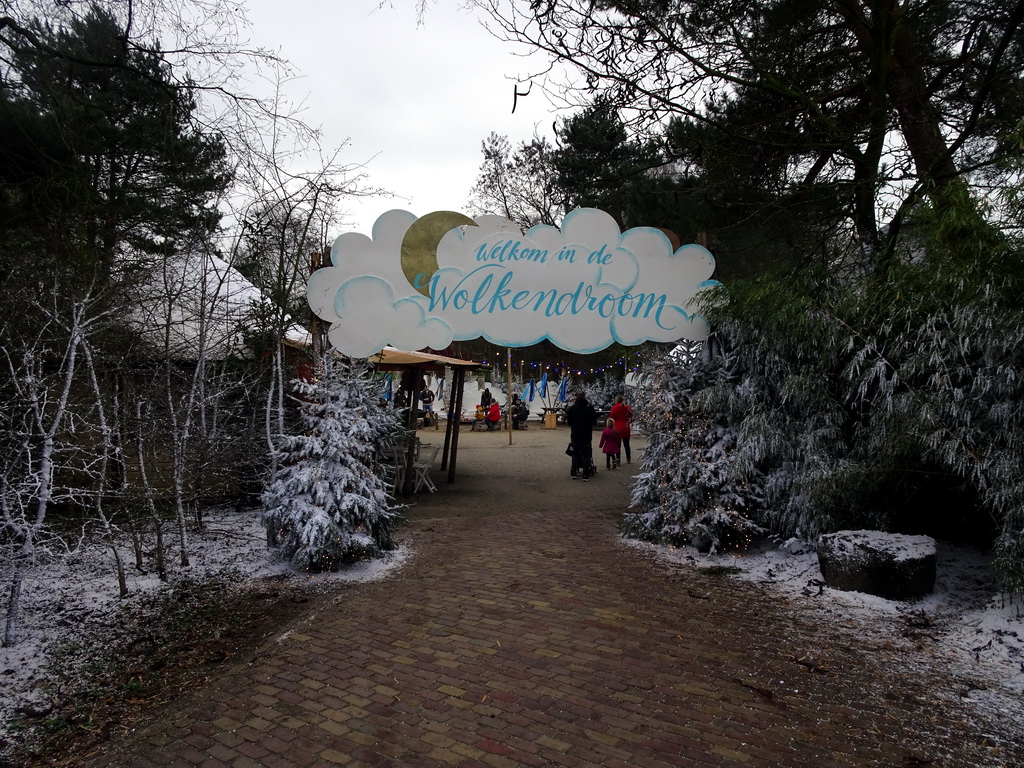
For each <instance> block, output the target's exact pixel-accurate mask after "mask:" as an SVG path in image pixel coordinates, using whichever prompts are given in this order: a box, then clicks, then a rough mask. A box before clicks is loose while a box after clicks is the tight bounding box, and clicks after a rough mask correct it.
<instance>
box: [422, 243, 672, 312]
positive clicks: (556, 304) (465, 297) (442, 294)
mask: <svg viewBox="0 0 1024 768" xmlns="http://www.w3.org/2000/svg"><path fill="white" fill-rule="evenodd" d="M605 255H607V254H605ZM498 273H500V274H501V277H500V278H498V276H497V275H498ZM440 276H441V273H440V272H438V273H437V274H435V275H434V277H433V279H432V280H431V281H430V311H431V312H433V311H435V310H437V309H440V311H441V312H442V313H443V312H445V311H446V310H448V309H452V310H455V311H462V310H468V311H469V312H470V313H471V314H473V315H481V314H489V315H493V314H496V313H506V312H543V313H544V315H545V316H546V317H555V316H559V317H560V316H562V315H566V314H568V315H573V316H576V315H585V314H594V315H597V316H598V317H601V318H605V319H607V318H611V317H612V316H614V315H618V316H619V317H634V318H639V317H643V318H644V319H653V320H654V322H655V323H656V324H657V325H658V327H659V328H662V329H664V330H672V329H673V328H674V327H675V326H671V327H670V326H667V325H665V324H663V323H662V313H663V312H664V311H665V310H666V308H667V307H668V306H669V302H668V296H667V295H666V294H664V293H662V294H654V293H639V294H629V293H625V294H621V295H620V294H618V292H617V291H614V290H607V289H604V290H602V289H601V288H599V287H598V286H595V285H592V284H589V283H585V282H583V281H580V282H579V283H578V284H577V285H576V287H575V288H574V289H573V290H571V291H559V290H557V289H555V288H548V289H541V290H532V289H531V290H526V289H520V290H515V289H514V288H513V287H512V286H511V283H512V281H513V280H514V279H515V273H514V272H513V271H512V270H508V269H505V268H504V267H499V266H497V265H494V264H490V265H485V266H482V267H477V268H476V269H474V270H473V271H471V272H470V273H469V274H467V275H465V276H463V277H462V278H461V279H459V281H458V282H457V283H455V285H454V286H449V285H441V283H440Z"/></svg>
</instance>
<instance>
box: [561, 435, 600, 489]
mask: <svg viewBox="0 0 1024 768" xmlns="http://www.w3.org/2000/svg"><path fill="white" fill-rule="evenodd" d="M575 450H576V446H575V445H574V444H573V443H572V442H570V443H569V447H568V448H566V450H565V452H566V453H567V454H568V455H570V456H573V454H574V453H575ZM573 463H574V464H575V463H576V462H575V457H574V458H573ZM576 467H577V471H578V472H579V473H580V477H582V478H583V479H584V480H589V479H590V478H592V477H593V476H594V475H596V474H597V464H595V463H594V451H593V450H591V451H590V455H589V456H588V457H587V458H586V459H581V461H580V462H579V464H576Z"/></svg>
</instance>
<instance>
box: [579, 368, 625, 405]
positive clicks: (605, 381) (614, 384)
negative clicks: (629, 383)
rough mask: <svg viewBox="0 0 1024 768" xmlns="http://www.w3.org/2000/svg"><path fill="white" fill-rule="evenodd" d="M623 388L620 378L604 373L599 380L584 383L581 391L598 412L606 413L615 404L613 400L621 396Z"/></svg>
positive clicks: (623, 384)
mask: <svg viewBox="0 0 1024 768" xmlns="http://www.w3.org/2000/svg"><path fill="white" fill-rule="evenodd" d="M625 388H626V385H625V383H624V382H623V380H622V377H621V376H616V375H614V374H611V373H604V374H602V375H601V376H600V377H599V378H597V379H593V380H591V381H588V382H586V383H585V384H584V385H583V387H582V390H583V394H585V395H586V396H587V400H589V401H590V404H591V405H592V406H594V407H595V408H596V409H597V410H599V411H607V410H610V409H611V407H612V406H613V405H614V404H615V398H616V397H617V396H618V395H621V394H623V392H624V390H625Z"/></svg>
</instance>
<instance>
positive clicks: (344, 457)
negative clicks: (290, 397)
mask: <svg viewBox="0 0 1024 768" xmlns="http://www.w3.org/2000/svg"><path fill="white" fill-rule="evenodd" d="M378 389H379V387H377V386H375V385H373V384H372V382H371V380H370V376H369V371H368V368H367V366H366V364H365V362H364V361H357V360H353V359H350V358H345V357H336V356H331V355H328V356H327V357H325V359H324V360H323V361H322V363H321V365H320V366H319V367H318V370H317V374H316V376H315V377H314V380H313V381H311V382H306V381H298V382H296V383H295V395H296V397H297V398H298V400H299V415H300V417H301V427H302V433H301V434H295V435H290V436H287V437H286V438H285V439H284V449H283V455H282V456H281V462H280V469H279V470H278V471H277V472H276V474H275V475H274V477H273V478H272V480H271V482H270V484H269V486H268V487H267V489H266V491H265V492H264V493H263V496H262V501H263V510H264V511H263V519H264V522H265V524H266V526H267V532H268V540H269V541H270V542H271V544H272V545H273V546H276V547H277V549H278V551H279V553H280V554H281V556H282V557H285V558H288V559H290V560H291V561H292V562H293V563H294V564H295V565H296V566H297V567H299V568H302V569H304V570H309V571H314V572H323V571H333V570H337V569H338V568H340V567H341V566H342V565H344V564H345V563H348V562H351V561H353V560H356V559H360V558H364V557H375V556H379V555H380V554H382V553H383V552H384V551H387V550H390V549H394V543H393V539H392V531H393V528H394V525H395V524H396V522H397V521H398V508H397V507H395V506H393V504H392V499H391V497H390V495H389V492H388V487H387V485H386V482H385V480H384V479H383V476H382V472H381V467H380V464H379V457H380V456H381V454H382V451H383V450H384V449H385V448H386V447H387V445H388V444H389V443H390V442H391V441H392V440H393V439H394V437H395V434H396V432H397V430H398V429H399V425H398V420H397V417H396V416H395V411H393V410H391V409H388V408H386V407H383V406H381V405H380V404H379V401H378V397H377V391H378Z"/></svg>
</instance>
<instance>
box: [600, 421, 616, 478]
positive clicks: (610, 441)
mask: <svg viewBox="0 0 1024 768" xmlns="http://www.w3.org/2000/svg"><path fill="white" fill-rule="evenodd" d="M597 445H598V447H599V448H600V449H601V452H602V453H604V465H605V468H606V469H615V468H616V467H617V466H619V464H621V463H622V458H621V457H620V456H619V448H620V446H621V442H620V440H619V435H618V433H617V432H616V431H615V422H614V421H612V420H611V419H608V425H607V426H606V427H605V428H604V431H603V432H602V433H601V440H600V441H599V442H598V444H597Z"/></svg>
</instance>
